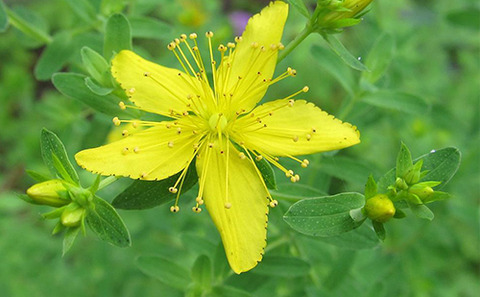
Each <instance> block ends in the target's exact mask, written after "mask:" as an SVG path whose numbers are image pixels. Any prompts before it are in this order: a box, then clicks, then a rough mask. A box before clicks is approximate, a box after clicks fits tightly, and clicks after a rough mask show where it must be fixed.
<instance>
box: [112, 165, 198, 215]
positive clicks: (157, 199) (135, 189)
mask: <svg viewBox="0 0 480 297" xmlns="http://www.w3.org/2000/svg"><path fill="white" fill-rule="evenodd" d="M180 174H181V173H178V174H176V175H174V176H171V177H169V178H166V179H163V180H160V181H143V180H136V181H134V182H133V183H132V184H131V185H130V186H129V187H128V188H127V189H125V190H124V191H123V192H122V193H120V194H119V195H118V196H117V197H115V199H113V202H112V205H113V206H115V207H116V208H120V209H147V208H152V207H155V206H159V205H162V204H164V203H167V202H169V201H172V200H173V199H175V197H176V194H172V193H170V191H169V190H168V189H169V188H170V187H171V186H173V185H174V184H175V182H176V181H177V179H178V177H179V176H180ZM197 181H198V177H197V172H196V170H195V164H194V163H192V164H191V165H190V167H189V169H188V171H187V173H186V176H185V180H184V182H183V187H182V190H181V191H182V194H184V193H186V192H187V191H188V190H189V189H190V188H191V187H193V186H194V185H195V184H196V183H197Z"/></svg>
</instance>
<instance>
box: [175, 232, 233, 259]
mask: <svg viewBox="0 0 480 297" xmlns="http://www.w3.org/2000/svg"><path fill="white" fill-rule="evenodd" d="M180 240H181V241H182V245H183V246H184V247H185V249H188V250H191V251H195V253H197V254H205V255H207V256H210V255H213V252H214V251H215V248H216V244H214V243H212V242H211V241H210V240H208V239H207V238H205V236H202V235H198V234H196V233H189V232H183V233H181V234H180ZM222 255H223V254H222ZM224 257H225V256H224Z"/></svg>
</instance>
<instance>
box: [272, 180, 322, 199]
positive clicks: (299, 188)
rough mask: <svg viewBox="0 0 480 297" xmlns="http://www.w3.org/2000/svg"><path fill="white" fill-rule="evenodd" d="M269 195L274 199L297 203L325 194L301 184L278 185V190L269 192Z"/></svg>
mask: <svg viewBox="0 0 480 297" xmlns="http://www.w3.org/2000/svg"><path fill="white" fill-rule="evenodd" d="M270 193H271V194H272V196H273V197H274V198H275V199H283V200H289V201H295V202H296V201H298V200H302V199H305V198H311V197H320V196H325V195H327V193H325V192H322V191H320V190H319V189H317V188H314V187H311V186H308V185H305V184H302V183H293V184H292V183H291V182H288V183H280V184H278V190H271V191H270Z"/></svg>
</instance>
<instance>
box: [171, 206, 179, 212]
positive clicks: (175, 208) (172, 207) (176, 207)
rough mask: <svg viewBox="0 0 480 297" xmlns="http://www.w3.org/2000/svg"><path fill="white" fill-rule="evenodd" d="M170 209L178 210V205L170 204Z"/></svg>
mask: <svg viewBox="0 0 480 297" xmlns="http://www.w3.org/2000/svg"><path fill="white" fill-rule="evenodd" d="M170 211H171V212H179V211H180V207H178V205H172V206H170Z"/></svg>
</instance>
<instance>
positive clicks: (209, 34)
mask: <svg viewBox="0 0 480 297" xmlns="http://www.w3.org/2000/svg"><path fill="white" fill-rule="evenodd" d="M205 36H207V38H212V37H213V32H212V31H208V32H207V33H205Z"/></svg>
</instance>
